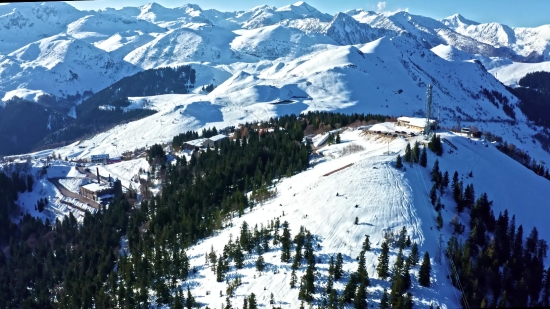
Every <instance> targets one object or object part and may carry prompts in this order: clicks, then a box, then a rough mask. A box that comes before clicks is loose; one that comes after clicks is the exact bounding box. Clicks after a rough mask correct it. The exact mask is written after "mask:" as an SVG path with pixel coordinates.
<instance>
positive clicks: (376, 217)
mask: <svg viewBox="0 0 550 309" xmlns="http://www.w3.org/2000/svg"><path fill="white" fill-rule="evenodd" d="M441 134H442V135H441V136H442V137H445V138H447V139H449V140H451V141H452V143H453V144H455V145H456V146H457V148H458V149H457V150H455V151H454V153H452V154H449V153H447V151H448V150H449V149H450V147H449V146H448V145H447V144H444V146H443V147H444V150H445V153H444V154H443V156H441V157H437V159H438V160H439V163H440V167H441V170H442V171H445V170H448V171H449V173H450V174H451V176H452V174H453V173H454V171H455V170H457V171H458V172H459V175H461V178H462V177H463V178H464V185H466V184H469V183H470V182H472V183H474V187H475V192H476V196H479V195H480V194H481V193H482V192H486V193H487V194H488V196H489V199H490V200H493V201H494V206H493V207H494V211H495V215H497V216H498V213H499V212H500V211H503V210H504V209H508V211H509V215H510V216H512V215H516V224H517V225H519V224H522V225H523V227H524V230H525V231H530V230H531V228H532V227H533V226H537V227H538V230H539V233H540V234H539V235H540V237H541V238H543V239H550V238H549V237H550V230H548V229H544V226H545V221H546V218H547V217H548V215H550V207H549V206H550V202H549V201H548V200H547V199H546V198H545V196H544V195H543V194H540V192H546V191H547V190H550V181H548V180H546V179H544V178H542V177H540V176H537V175H536V174H534V173H533V172H531V171H530V170H528V169H527V168H525V167H523V166H521V165H520V164H518V163H517V162H515V161H513V160H512V159H510V158H508V157H507V156H506V155H504V154H502V153H500V152H499V151H498V150H497V149H496V148H494V146H493V145H492V144H489V146H488V147H485V145H484V144H482V142H480V141H479V140H477V141H470V140H468V139H467V138H465V137H462V136H458V135H454V134H451V133H441ZM341 139H342V143H341V144H338V145H332V146H326V147H325V148H323V150H324V152H325V153H328V154H331V155H325V156H324V157H322V158H321V159H316V160H314V163H313V164H312V165H313V167H312V168H310V169H308V170H307V171H305V172H302V173H300V174H297V175H294V176H292V177H291V178H285V179H284V180H282V181H281V182H279V183H277V184H276V185H275V186H276V189H277V195H276V197H275V198H273V199H272V200H270V201H267V202H265V203H264V204H263V205H258V206H255V207H254V208H253V209H252V210H251V211H249V212H248V213H246V214H245V215H243V216H242V217H241V218H238V217H235V218H233V219H232V222H231V225H230V226H229V227H227V228H226V229H224V230H222V231H220V232H219V233H218V234H217V235H216V236H213V237H210V238H208V239H205V240H204V241H201V242H200V243H199V244H198V245H196V246H193V247H192V248H191V249H190V250H189V251H188V256H189V257H190V258H191V266H192V267H196V269H197V270H198V273H197V275H192V276H191V278H190V279H188V280H187V281H185V282H182V286H183V287H184V288H186V286H190V288H191V289H192V292H193V295H194V296H195V297H196V299H197V301H199V302H200V303H201V304H202V305H207V306H209V307H210V308H220V307H221V306H222V304H224V303H225V288H226V283H225V281H224V282H221V283H218V282H216V276H215V273H214V272H212V271H211V269H210V266H207V265H205V257H204V255H205V253H208V252H210V248H211V246H213V248H214V250H215V251H217V253H218V254H219V253H221V252H222V250H223V247H224V245H225V244H226V243H227V242H228V240H229V238H230V237H232V239H233V240H235V238H236V237H237V236H239V233H240V227H241V225H242V223H243V222H244V221H246V222H247V223H248V225H249V226H250V228H251V229H253V227H254V226H255V225H256V224H257V225H258V228H259V227H260V225H261V224H263V225H264V226H265V225H267V224H268V223H269V222H268V221H270V220H274V219H275V218H277V217H278V218H279V219H280V222H281V223H282V222H284V221H288V223H289V225H290V229H291V236H292V237H294V235H296V233H297V232H298V230H299V228H300V226H304V227H305V228H306V229H308V230H309V231H310V232H311V233H312V234H313V235H314V236H315V237H317V238H318V239H319V241H320V244H321V246H320V248H318V249H316V251H315V256H316V258H318V259H321V263H318V264H317V267H318V268H319V273H320V278H319V277H316V278H317V279H316V282H320V284H321V285H322V286H324V284H325V283H326V278H327V275H328V273H327V270H328V260H329V258H330V256H331V255H336V254H337V253H342V254H343V256H344V262H345V263H344V270H345V271H355V270H356V269H357V261H356V257H357V256H358V255H359V252H360V250H361V244H362V242H363V240H364V238H365V235H370V239H371V243H372V247H373V249H372V250H371V251H370V252H367V254H366V258H367V264H366V265H367V269H368V273H369V277H370V278H371V285H370V287H369V288H368V291H369V294H368V295H369V296H368V300H369V304H373V305H374V306H375V307H376V306H378V305H377V303H379V301H380V297H381V294H382V290H383V288H388V289H389V287H390V284H389V282H387V281H383V280H380V279H379V278H378V277H377V275H376V270H375V268H376V265H377V263H378V262H377V258H378V255H379V253H380V246H381V243H382V241H383V234H384V232H386V231H390V230H391V231H394V232H395V233H398V232H399V230H400V229H401V228H402V227H403V226H405V227H406V229H407V233H408V234H409V235H410V236H411V240H412V241H413V242H417V243H418V244H419V249H420V252H421V253H423V252H424V251H428V252H429V254H430V257H431V259H432V267H433V270H432V274H431V280H432V287H431V288H423V287H421V286H419V285H418V282H417V273H418V267H416V268H414V269H413V271H412V278H413V279H412V282H413V284H412V288H411V292H412V294H413V296H414V302H415V304H416V306H420V305H422V306H423V307H426V308H427V307H428V306H429V304H430V303H433V304H434V307H435V306H436V305H439V306H441V308H457V307H459V306H460V305H459V301H458V298H460V296H461V294H460V292H459V291H458V290H456V289H454V288H453V287H452V286H451V283H450V281H449V279H447V275H449V272H450V267H449V266H447V264H443V265H438V264H436V263H435V256H436V253H437V239H438V237H439V232H438V231H437V229H436V227H435V218H436V215H437V213H436V212H435V210H434V208H433V207H432V206H431V204H430V202H429V194H428V193H429V189H430V188H431V185H432V183H431V180H430V176H429V173H430V171H431V168H432V166H433V163H434V161H435V159H436V156H435V155H433V154H432V153H431V152H430V151H428V167H427V168H422V167H420V166H419V165H415V167H409V166H408V165H405V169H406V171H405V172H403V170H398V169H396V168H395V167H394V162H395V157H396V154H397V153H401V155H403V153H404V148H405V146H406V143H407V142H411V143H413V142H414V140H422V137H414V138H409V141H406V140H404V139H402V138H395V139H393V138H389V137H386V136H379V135H376V134H369V135H364V133H362V131H360V130H355V131H346V132H343V133H342V134H341ZM388 141H389V149H390V151H391V152H393V154H392V155H387V154H385V153H386V152H387V149H388ZM474 143H475V144H474ZM350 144H357V145H361V146H363V147H364V150H362V151H360V152H357V153H353V154H348V155H341V154H342V151H341V150H342V149H343V148H344V147H346V146H347V145H350ZM334 153H340V155H339V156H334V155H332V154H334ZM349 164H353V165H351V166H349V167H348V168H345V169H343V170H340V171H338V172H335V173H333V174H331V175H329V176H323V175H325V174H327V173H330V172H332V171H334V170H337V169H339V168H342V167H345V166H347V165H349ZM470 171H473V178H472V179H467V178H466V177H465V175H466V174H467V173H469V172H470ZM337 193H338V196H336V194H337ZM442 201H443V203H444V204H445V209H444V210H443V211H442V215H443V218H444V222H445V223H444V227H443V229H442V239H443V240H444V241H445V244H446V241H447V240H448V239H449V237H450V236H451V233H452V229H451V227H450V225H449V222H450V221H451V219H452V217H453V216H454V210H453V208H454V201H453V200H452V196H451V194H450V193H448V192H447V193H445V195H444V198H443V199H442ZM355 205H358V207H357V208H356V207H355ZM355 217H358V219H359V220H358V221H359V224H358V225H354V220H355ZM460 218H461V220H462V223H463V224H465V225H467V220H468V215H467V214H466V213H463V214H462V215H461V217H460ZM467 234H468V232H466V233H465V234H464V235H467ZM390 252H391V258H390V263H393V262H394V261H395V257H396V254H397V249H396V248H392V249H391V250H390ZM408 253H409V251H408V249H407V250H405V255H407V254H408ZM263 256H264V259H265V261H266V263H267V268H266V271H265V273H263V274H262V275H261V276H260V274H259V273H258V272H257V271H256V268H255V264H254V263H255V261H256V259H257V255H256V254H252V255H247V259H246V263H245V268H244V269H242V270H236V269H235V268H234V267H232V268H231V270H230V272H229V273H228V274H227V277H228V278H233V277H235V276H236V275H237V274H238V275H240V276H242V282H243V285H242V286H240V287H238V288H237V290H236V293H235V295H236V297H234V298H232V299H231V301H232V304H233V306H240V305H241V304H242V302H243V297H244V296H248V295H250V293H254V294H256V296H257V299H258V302H259V304H260V306H262V305H263V306H266V307H269V306H270V305H269V299H270V294H271V293H273V295H274V299H275V301H276V304H279V303H280V304H281V305H282V308H298V307H299V305H300V301H299V300H298V289H297V288H295V289H291V288H290V285H289V282H290V273H291V269H290V266H291V265H290V263H289V264H285V263H282V262H281V261H280V246H277V247H275V248H271V250H270V251H269V252H267V253H264V254H263ZM443 259H445V258H444V257H443ZM304 271H305V266H304V267H302V268H301V269H300V271H299V272H297V276H298V278H300V276H301V275H302V274H303V273H304ZM335 286H336V288H337V289H340V291H341V290H342V289H343V287H344V285H343V283H341V282H340V283H336V285H335ZM220 291H222V294H223V295H224V296H223V297H219V292H220ZM317 291H318V292H317V294H316V296H317V299H319V298H318V296H320V294H319V292H320V290H319V289H318V290H317ZM207 292H209V294H210V296H207V295H206V293H207Z"/></svg>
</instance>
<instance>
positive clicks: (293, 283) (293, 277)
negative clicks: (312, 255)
mask: <svg viewBox="0 0 550 309" xmlns="http://www.w3.org/2000/svg"><path fill="white" fill-rule="evenodd" d="M297 281H298V278H297V277H296V271H295V270H294V269H293V270H292V272H291V273H290V288H291V289H293V288H295V287H296V282H297Z"/></svg>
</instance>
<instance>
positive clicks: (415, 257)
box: [409, 242, 420, 266]
mask: <svg viewBox="0 0 550 309" xmlns="http://www.w3.org/2000/svg"><path fill="white" fill-rule="evenodd" d="M409 257H410V260H411V265H412V266H416V265H417V264H418V260H419V259H420V255H419V253H418V245H417V244H416V242H414V244H413V246H412V248H411V255H410V256H409Z"/></svg>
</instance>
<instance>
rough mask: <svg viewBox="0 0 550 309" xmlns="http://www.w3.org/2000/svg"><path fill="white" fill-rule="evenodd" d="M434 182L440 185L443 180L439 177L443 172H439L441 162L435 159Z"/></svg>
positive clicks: (432, 173)
mask: <svg viewBox="0 0 550 309" xmlns="http://www.w3.org/2000/svg"><path fill="white" fill-rule="evenodd" d="M431 175H432V181H433V182H435V183H436V185H439V183H440V182H441V179H440V178H439V175H441V172H440V171H439V160H438V159H435V162H434V166H433V168H432V172H431Z"/></svg>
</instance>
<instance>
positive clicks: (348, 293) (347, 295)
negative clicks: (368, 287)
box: [342, 273, 359, 303]
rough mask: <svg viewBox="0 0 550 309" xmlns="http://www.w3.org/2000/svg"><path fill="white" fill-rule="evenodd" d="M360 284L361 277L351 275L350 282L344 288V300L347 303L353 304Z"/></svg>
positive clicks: (355, 274)
mask: <svg viewBox="0 0 550 309" xmlns="http://www.w3.org/2000/svg"><path fill="white" fill-rule="evenodd" d="M358 283H359V275H358V274H357V273H351V275H350V278H349V281H348V283H347V284H346V286H345V287H344V291H343V293H342V298H343V300H344V301H345V302H346V303H351V300H352V299H353V298H354V297H355V292H356V291H357V284H358Z"/></svg>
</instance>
